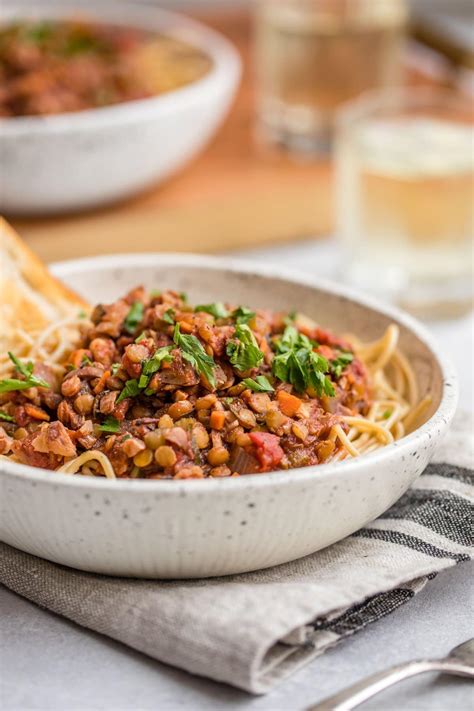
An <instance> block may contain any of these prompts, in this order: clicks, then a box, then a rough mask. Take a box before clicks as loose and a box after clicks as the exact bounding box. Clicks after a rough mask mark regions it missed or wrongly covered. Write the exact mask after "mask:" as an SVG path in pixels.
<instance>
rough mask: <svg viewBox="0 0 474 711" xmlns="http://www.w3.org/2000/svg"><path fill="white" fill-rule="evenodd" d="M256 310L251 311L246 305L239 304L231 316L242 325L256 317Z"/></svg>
mask: <svg viewBox="0 0 474 711" xmlns="http://www.w3.org/2000/svg"><path fill="white" fill-rule="evenodd" d="M255 316H256V314H255V311H251V310H250V309H248V308H247V307H246V306H238V307H237V308H236V309H235V310H234V311H232V313H231V317H232V318H233V319H234V321H235V323H236V324H238V325H241V324H243V323H248V322H249V321H251V320H252V319H253V318H255Z"/></svg>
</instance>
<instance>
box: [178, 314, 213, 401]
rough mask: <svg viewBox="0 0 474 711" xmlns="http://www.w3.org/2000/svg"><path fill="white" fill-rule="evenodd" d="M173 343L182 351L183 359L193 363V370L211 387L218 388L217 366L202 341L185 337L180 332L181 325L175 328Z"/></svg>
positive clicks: (193, 337)
mask: <svg viewBox="0 0 474 711" xmlns="http://www.w3.org/2000/svg"><path fill="white" fill-rule="evenodd" d="M173 341H174V342H175V343H176V345H177V346H178V347H179V348H180V349H181V353H182V355H183V358H184V359H185V360H187V361H188V363H191V365H192V366H193V368H194V369H195V370H196V371H197V372H198V373H199V374H200V375H203V376H204V377H205V379H206V380H207V382H208V383H209V385H211V386H212V387H213V388H215V387H216V375H215V372H214V369H215V367H216V364H215V362H214V359H213V358H211V356H209V355H207V353H206V351H205V350H204V347H203V345H202V343H201V341H200V340H199V339H198V338H196V336H188V335H184V334H182V333H181V332H180V330H179V323H177V324H176V326H175V327H174V333H173Z"/></svg>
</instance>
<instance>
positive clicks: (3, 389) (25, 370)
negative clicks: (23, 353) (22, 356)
mask: <svg viewBox="0 0 474 711" xmlns="http://www.w3.org/2000/svg"><path fill="white" fill-rule="evenodd" d="M8 357H9V358H10V360H11V361H12V363H13V364H14V366H15V368H16V370H18V372H19V373H21V374H22V375H23V376H24V378H25V380H19V379H17V378H5V379H4V380H0V393H9V392H13V391H14V390H28V388H34V387H37V388H49V383H47V382H46V380H43V378H39V377H38V376H37V375H33V367H34V365H33V363H32V362H31V361H29V362H28V363H26V365H25V363H22V362H21V361H20V360H18V358H16V357H15V356H14V355H13V353H10V351H9V352H8Z"/></svg>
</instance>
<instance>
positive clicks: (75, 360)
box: [68, 348, 92, 368]
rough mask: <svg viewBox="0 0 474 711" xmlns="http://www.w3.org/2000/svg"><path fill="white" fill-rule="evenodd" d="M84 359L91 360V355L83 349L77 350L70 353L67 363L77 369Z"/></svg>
mask: <svg viewBox="0 0 474 711" xmlns="http://www.w3.org/2000/svg"><path fill="white" fill-rule="evenodd" d="M84 357H86V358H89V359H92V353H91V352H90V351H87V350H85V349H84V348H78V349H77V350H75V351H72V353H71V355H70V356H69V358H68V363H71V364H72V365H73V366H74V367H75V368H79V367H80V365H81V363H82V360H83V358H84Z"/></svg>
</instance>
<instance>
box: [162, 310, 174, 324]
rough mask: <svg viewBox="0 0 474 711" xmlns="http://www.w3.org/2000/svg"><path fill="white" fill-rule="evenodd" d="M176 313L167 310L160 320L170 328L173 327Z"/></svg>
mask: <svg viewBox="0 0 474 711" xmlns="http://www.w3.org/2000/svg"><path fill="white" fill-rule="evenodd" d="M175 313H176V311H175V310H174V309H168V310H167V311H165V313H164V314H163V316H162V319H163V321H164V322H165V323H169V324H170V325H171V326H174V318H173V317H174V315H175Z"/></svg>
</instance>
